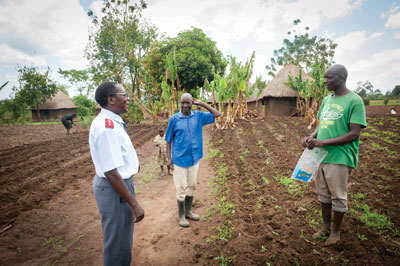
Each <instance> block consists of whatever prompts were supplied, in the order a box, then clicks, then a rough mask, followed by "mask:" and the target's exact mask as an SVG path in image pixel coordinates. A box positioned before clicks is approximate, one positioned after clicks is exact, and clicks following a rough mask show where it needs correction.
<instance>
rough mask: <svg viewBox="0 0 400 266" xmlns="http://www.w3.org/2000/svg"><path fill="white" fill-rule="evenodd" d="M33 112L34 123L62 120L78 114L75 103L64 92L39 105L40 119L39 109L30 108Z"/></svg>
mask: <svg viewBox="0 0 400 266" xmlns="http://www.w3.org/2000/svg"><path fill="white" fill-rule="evenodd" d="M29 109H30V110H31V111H32V121H40V120H48V119H50V118H53V119H60V118H61V117H62V116H64V115H66V114H72V113H76V111H77V108H76V105H75V103H74V102H73V101H72V100H71V99H70V98H69V97H68V95H66V94H65V93H64V92H63V91H61V90H59V91H58V92H57V93H56V95H54V96H53V97H52V98H50V99H48V100H47V101H46V102H45V103H43V104H41V105H39V112H40V119H39V116H38V112H37V108H36V107H34V108H29Z"/></svg>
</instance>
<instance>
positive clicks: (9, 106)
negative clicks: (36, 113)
mask: <svg viewBox="0 0 400 266" xmlns="http://www.w3.org/2000/svg"><path fill="white" fill-rule="evenodd" d="M26 107H27V106H26V105H24V104H20V103H19V102H17V101H16V100H15V99H11V100H10V99H6V100H1V101H0V123H1V124H16V123H17V124H20V123H27V122H28V121H29V120H30V119H31V112H30V111H28V110H26Z"/></svg>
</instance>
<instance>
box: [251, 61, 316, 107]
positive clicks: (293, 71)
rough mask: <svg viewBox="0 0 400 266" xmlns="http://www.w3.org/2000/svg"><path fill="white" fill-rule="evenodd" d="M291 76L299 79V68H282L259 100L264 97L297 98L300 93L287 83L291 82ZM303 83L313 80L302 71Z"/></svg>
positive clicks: (292, 66)
mask: <svg viewBox="0 0 400 266" xmlns="http://www.w3.org/2000/svg"><path fill="white" fill-rule="evenodd" d="M289 75H290V76H292V77H297V76H298V75H299V68H298V67H297V66H295V65H287V66H285V67H284V68H282V69H281V70H280V71H279V72H278V74H276V76H275V77H274V79H273V80H271V81H270V82H269V83H268V85H267V87H265V89H264V90H263V92H262V93H261V94H260V96H259V97H258V98H257V99H258V100H260V99H262V98H264V97H276V98H283V97H297V96H298V93H297V92H296V91H295V90H293V89H292V88H290V87H289V86H288V85H286V83H288V81H289ZM301 75H302V79H303V81H305V80H313V78H312V77H311V76H310V75H307V74H306V73H304V72H303V71H302V73H301Z"/></svg>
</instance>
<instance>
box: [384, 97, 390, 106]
mask: <svg viewBox="0 0 400 266" xmlns="http://www.w3.org/2000/svg"><path fill="white" fill-rule="evenodd" d="M388 102H389V98H387V97H385V99H384V100H383V104H384V105H387V104H388Z"/></svg>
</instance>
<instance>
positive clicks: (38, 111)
mask: <svg viewBox="0 0 400 266" xmlns="http://www.w3.org/2000/svg"><path fill="white" fill-rule="evenodd" d="M36 110H37V115H38V119H39V121H40V110H39V104H38V105H36Z"/></svg>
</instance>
